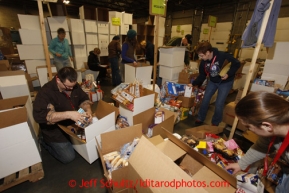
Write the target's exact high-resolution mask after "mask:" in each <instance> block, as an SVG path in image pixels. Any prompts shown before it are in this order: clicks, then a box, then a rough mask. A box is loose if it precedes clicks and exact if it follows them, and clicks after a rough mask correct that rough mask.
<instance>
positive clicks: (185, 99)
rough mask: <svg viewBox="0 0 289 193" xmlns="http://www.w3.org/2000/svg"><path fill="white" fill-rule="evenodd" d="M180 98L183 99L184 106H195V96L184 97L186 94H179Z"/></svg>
mask: <svg viewBox="0 0 289 193" xmlns="http://www.w3.org/2000/svg"><path fill="white" fill-rule="evenodd" d="M178 100H180V101H182V107H186V108H190V107H192V106H194V102H195V97H194V96H192V97H190V98H189V97H184V96H179V97H178Z"/></svg>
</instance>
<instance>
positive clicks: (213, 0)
mask: <svg viewBox="0 0 289 193" xmlns="http://www.w3.org/2000/svg"><path fill="white" fill-rule="evenodd" d="M36 1H37V0H0V5H6V6H13V7H15V6H18V7H21V8H23V10H24V11H25V13H27V14H29V10H30V9H35V8H36V9H37V2H36ZM238 2H239V0H167V13H171V12H176V11H185V10H189V9H202V8H212V7H219V6H222V9H223V8H224V7H225V6H226V5H228V7H229V6H232V4H236V3H238ZM58 3H63V0H58ZM82 5H88V6H94V7H103V8H109V9H110V10H113V11H121V12H122V11H125V12H127V13H132V14H133V17H134V18H142V17H147V16H148V15H149V0H70V3H69V4H65V6H66V10H67V14H68V15H78V12H79V7H80V6H82ZM43 7H44V9H45V10H47V6H43Z"/></svg>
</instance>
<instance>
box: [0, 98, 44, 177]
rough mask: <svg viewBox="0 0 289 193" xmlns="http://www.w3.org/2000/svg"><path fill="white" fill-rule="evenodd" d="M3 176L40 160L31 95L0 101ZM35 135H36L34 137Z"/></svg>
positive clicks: (1, 169)
mask: <svg viewBox="0 0 289 193" xmlns="http://www.w3.org/2000/svg"><path fill="white" fill-rule="evenodd" d="M0 120H1V123H0V154H1V155H2V156H1V158H0V171H1V172H0V179H1V178H3V177H6V176H8V175H10V174H12V173H15V172H17V171H19V170H22V169H24V168H27V167H29V166H32V165H34V164H36V163H39V162H41V157H40V154H39V151H38V149H37V146H36V143H35V134H34V131H33V128H32V127H31V125H32V123H33V122H34V119H33V116H32V107H31V101H30V100H29V97H28V96H23V97H16V98H10V99H4V100H0ZM33 136H34V137H33Z"/></svg>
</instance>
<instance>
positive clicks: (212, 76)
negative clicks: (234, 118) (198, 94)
mask: <svg viewBox="0 0 289 193" xmlns="http://www.w3.org/2000/svg"><path fill="white" fill-rule="evenodd" d="M196 53H197V54H198V56H199V58H200V59H202V60H201V63H200V66H199V76H198V77H197V78H196V80H195V81H194V82H193V86H201V85H202V83H203V82H204V80H205V79H206V78H207V77H208V84H207V87H206V91H205V95H204V98H203V101H202V104H201V107H200V110H199V113H198V119H197V120H196V122H195V125H196V126H199V125H201V124H203V122H204V120H205V118H206V115H207V111H208V108H209V104H210V100H211V98H212V96H213V95H214V94H215V92H216V91H217V90H218V96H217V99H216V103H215V112H214V115H213V117H212V122H211V123H212V125H215V126H218V125H219V123H220V122H221V121H222V116H223V108H224V104H225V100H226V98H227V96H228V94H229V92H230V90H231V89H232V87H233V83H234V78H235V73H236V72H237V70H238V69H239V67H240V62H239V60H237V59H235V58H234V57H233V56H232V55H230V54H229V53H225V52H221V51H218V49H216V48H213V47H212V45H211V44H210V43H209V42H202V43H200V44H199V45H198V47H197V48H196ZM226 60H227V61H226ZM228 62H229V63H231V66H230V68H229V70H228V71H227V72H226V73H224V75H223V74H222V75H220V72H221V70H222V68H223V67H224V66H225V65H226V63H228ZM228 65H229V64H228Z"/></svg>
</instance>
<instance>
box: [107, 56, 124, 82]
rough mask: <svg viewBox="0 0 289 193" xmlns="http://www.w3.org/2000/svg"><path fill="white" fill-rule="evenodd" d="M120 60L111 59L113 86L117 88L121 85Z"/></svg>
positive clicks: (116, 58)
mask: <svg viewBox="0 0 289 193" xmlns="http://www.w3.org/2000/svg"><path fill="white" fill-rule="evenodd" d="M118 61H119V58H118V57H114V58H109V62H110V67H111V75H112V85H113V86H117V85H119V84H120V83H121V77H120V71H119V62H118Z"/></svg>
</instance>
